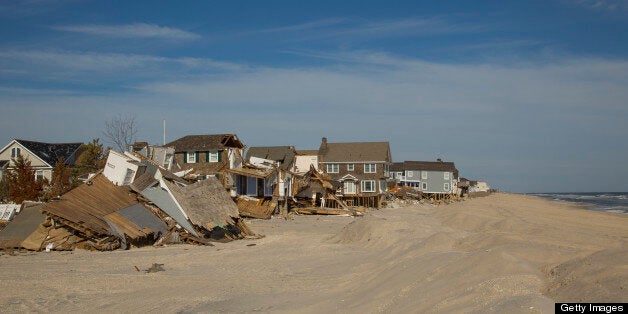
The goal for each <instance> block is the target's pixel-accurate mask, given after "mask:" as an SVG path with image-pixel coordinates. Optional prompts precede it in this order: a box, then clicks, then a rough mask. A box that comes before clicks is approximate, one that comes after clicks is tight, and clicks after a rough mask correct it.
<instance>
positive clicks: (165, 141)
mask: <svg viewBox="0 0 628 314" xmlns="http://www.w3.org/2000/svg"><path fill="white" fill-rule="evenodd" d="M165 145H166V119H164V146H165Z"/></svg>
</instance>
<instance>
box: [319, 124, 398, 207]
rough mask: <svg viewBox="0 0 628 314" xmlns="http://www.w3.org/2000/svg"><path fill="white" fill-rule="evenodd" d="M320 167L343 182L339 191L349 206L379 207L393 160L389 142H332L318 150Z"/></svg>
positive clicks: (325, 141) (322, 144) (323, 143)
mask: <svg viewBox="0 0 628 314" xmlns="http://www.w3.org/2000/svg"><path fill="white" fill-rule="evenodd" d="M318 163H319V169H320V170H322V171H323V172H325V173H327V174H328V175H329V176H330V178H331V180H333V181H337V182H339V183H340V184H341V187H340V189H338V191H337V194H338V195H339V196H340V197H341V198H342V199H343V200H344V201H345V202H346V203H347V205H349V206H351V205H359V206H367V207H379V206H380V204H381V202H382V201H383V199H384V197H383V195H384V193H385V192H386V190H387V187H386V179H387V178H388V171H389V167H390V165H391V163H392V157H391V153H390V145H389V143H388V142H349V143H329V142H327V138H325V137H323V139H322V142H321V145H320V148H319V150H318Z"/></svg>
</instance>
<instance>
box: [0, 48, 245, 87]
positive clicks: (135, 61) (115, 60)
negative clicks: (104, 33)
mask: <svg viewBox="0 0 628 314" xmlns="http://www.w3.org/2000/svg"><path fill="white" fill-rule="evenodd" d="M245 69H246V66H244V65H240V64H236V63H231V62H221V61H216V60H212V59H208V58H191V57H180V58H167V57H161V56H153V55H141V54H120V53H93V52H77V51H59V50H44V51H37V50H0V71H2V72H4V73H5V74H7V75H9V74H13V75H16V76H24V75H28V76H31V77H39V78H43V79H50V78H58V79H61V80H62V79H67V78H68V77H72V78H74V79H78V80H83V79H88V80H98V79H99V78H102V77H103V76H115V77H118V78H119V80H120V81H123V80H128V79H130V78H136V79H137V78H141V77H145V78H146V77H151V76H154V75H155V74H156V73H168V74H169V75H171V76H176V77H181V76H186V75H191V74H209V73H215V72H236V71H242V70H245ZM120 71H125V72H124V73H125V74H124V75H120V73H121V72H120Z"/></svg>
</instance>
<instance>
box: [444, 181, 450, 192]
mask: <svg viewBox="0 0 628 314" xmlns="http://www.w3.org/2000/svg"><path fill="white" fill-rule="evenodd" d="M443 189H444V190H445V191H449V183H445V184H443Z"/></svg>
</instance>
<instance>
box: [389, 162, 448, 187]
mask: <svg viewBox="0 0 628 314" xmlns="http://www.w3.org/2000/svg"><path fill="white" fill-rule="evenodd" d="M390 178H392V179H393V180H395V181H396V183H397V184H398V185H402V186H411V187H414V188H415V189H417V190H419V191H421V192H422V193H424V194H454V193H456V189H457V181H458V180H457V179H458V169H456V166H455V164H454V163H453V162H444V161H442V160H441V159H438V160H437V161H404V162H397V163H394V164H393V166H392V168H391V172H390Z"/></svg>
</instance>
